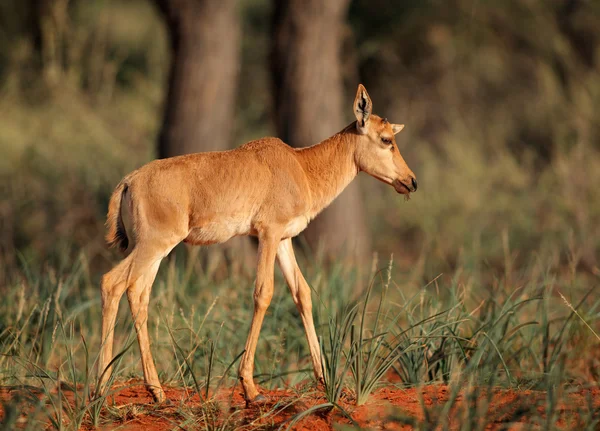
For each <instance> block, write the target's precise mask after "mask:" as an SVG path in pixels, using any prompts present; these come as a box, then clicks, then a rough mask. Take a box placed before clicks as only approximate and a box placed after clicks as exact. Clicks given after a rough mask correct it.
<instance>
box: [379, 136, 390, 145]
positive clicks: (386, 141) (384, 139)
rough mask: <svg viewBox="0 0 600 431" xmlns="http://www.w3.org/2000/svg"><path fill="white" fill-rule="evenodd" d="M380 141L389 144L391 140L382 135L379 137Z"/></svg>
mask: <svg viewBox="0 0 600 431" xmlns="http://www.w3.org/2000/svg"><path fill="white" fill-rule="evenodd" d="M381 142H383V143H384V144H388V145H391V143H392V140H391V139H390V138H384V137H382V138H381Z"/></svg>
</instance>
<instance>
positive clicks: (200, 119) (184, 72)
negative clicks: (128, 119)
mask: <svg viewBox="0 0 600 431" xmlns="http://www.w3.org/2000/svg"><path fill="white" fill-rule="evenodd" d="M155 2H156V4H157V6H158V7H159V9H160V11H161V12H162V14H163V15H164V17H165V22H166V24H167V27H168V29H169V35H170V41H171V50H172V55H173V58H172V61H171V71H170V77H169V87H168V94H167V100H166V105H165V112H164V120H163V126H162V131H161V133H160V138H159V151H158V152H159V157H171V156H177V155H181V154H187V153H194V152H200V151H213V150H224V149H228V148H229V146H230V144H231V142H230V141H231V136H232V130H233V122H234V108H235V95H236V91H237V81H238V71H239V50H240V49H239V48H240V43H239V42H240V40H239V33H240V30H239V29H240V25H239V17H238V11H237V8H236V2H235V0H220V1H218V0H155Z"/></svg>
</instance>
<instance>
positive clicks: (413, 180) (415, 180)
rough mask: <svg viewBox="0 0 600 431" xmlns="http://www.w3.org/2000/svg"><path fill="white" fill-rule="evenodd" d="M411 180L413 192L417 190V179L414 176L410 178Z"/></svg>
mask: <svg viewBox="0 0 600 431" xmlns="http://www.w3.org/2000/svg"><path fill="white" fill-rule="evenodd" d="M411 182H412V186H413V192H416V191H417V185H418V184H417V179H416V178H411Z"/></svg>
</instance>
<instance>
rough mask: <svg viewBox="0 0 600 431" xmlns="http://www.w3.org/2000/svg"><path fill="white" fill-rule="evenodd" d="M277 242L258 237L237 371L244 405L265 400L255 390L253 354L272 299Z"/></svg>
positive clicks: (270, 238) (269, 238)
mask: <svg viewBox="0 0 600 431" xmlns="http://www.w3.org/2000/svg"><path fill="white" fill-rule="evenodd" d="M278 242H279V239H277V240H273V239H272V237H268V238H266V237H260V236H259V245H258V269H257V272H256V285H255V289H254V315H253V316H252V324H251V325H250V333H249V334H248V339H247V340H246V349H245V350H246V352H245V353H244V356H243V357H242V360H241V362H240V370H239V376H240V380H241V382H242V386H243V388H244V397H245V398H246V403H251V402H253V401H254V402H257V401H263V400H264V399H265V398H264V396H262V395H260V393H259V392H258V390H257V389H256V386H255V385H254V380H253V377H252V376H253V372H254V354H255V353H256V344H257V342H258V336H259V334H260V328H261V326H262V322H263V320H264V317H265V313H266V311H267V308H268V307H269V304H270V303H271V298H272V297H273V276H274V274H273V273H274V271H275V255H276V254H277V244H278Z"/></svg>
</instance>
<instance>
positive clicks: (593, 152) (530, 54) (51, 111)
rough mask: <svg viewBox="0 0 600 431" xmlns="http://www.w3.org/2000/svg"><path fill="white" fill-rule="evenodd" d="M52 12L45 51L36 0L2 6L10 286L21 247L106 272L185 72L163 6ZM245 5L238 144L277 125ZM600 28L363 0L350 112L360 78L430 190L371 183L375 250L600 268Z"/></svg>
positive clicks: (416, 261) (0, 177) (597, 13)
mask: <svg viewBox="0 0 600 431" xmlns="http://www.w3.org/2000/svg"><path fill="white" fill-rule="evenodd" d="M56 4H58V5H59V6H60V5H63V14H62V15H61V14H60V13H58V12H57V13H56V14H55V15H53V19H51V20H50V21H49V22H48V23H47V25H46V26H45V27H44V28H43V29H42V30H43V31H42V33H43V37H45V38H46V39H45V40H46V42H48V41H50V42H48V43H47V44H46V48H45V49H44V50H42V51H43V52H41V53H40V52H38V51H37V50H36V40H35V38H34V37H33V36H32V31H31V22H32V10H31V3H29V2H21V1H17V0H7V1H5V2H2V3H1V4H0V147H1V148H2V155H3V157H2V159H1V160H0V262H1V264H0V282H2V281H7V280H8V279H9V278H10V277H12V276H11V275H10V273H12V272H11V268H15V267H16V266H19V259H21V260H25V261H27V262H30V263H34V262H43V261H47V262H53V261H56V260H57V259H58V257H57V256H62V255H63V254H64V252H65V250H67V251H68V250H71V251H70V252H69V253H75V252H79V251H80V250H83V251H84V252H85V253H86V254H87V255H88V257H89V259H90V261H91V262H92V267H98V268H102V269H105V268H106V267H107V266H108V265H109V261H110V260H112V259H113V258H112V257H111V256H112V255H111V254H109V252H108V251H107V250H106V249H105V247H104V244H103V240H102V235H103V232H104V229H103V223H104V213H105V210H106V204H107V200H108V197H109V195H110V193H111V191H112V188H113V187H114V185H116V184H117V182H118V181H119V179H120V178H121V177H122V175H124V174H125V173H126V172H128V171H130V170H132V169H134V168H136V167H137V166H140V165H141V164H143V163H144V162H146V161H148V160H150V159H152V158H153V157H154V152H155V144H156V137H157V133H158V128H159V126H160V119H161V112H162V102H163V97H164V93H165V84H166V75H167V72H168V65H169V51H168V43H167V35H166V29H165V27H164V25H163V23H162V22H161V19H160V16H159V14H158V13H157V11H156V10H155V9H154V8H153V6H152V4H151V3H150V2H149V1H144V0H128V1H114V0H113V1H111V0H94V1H81V0H79V1H76V0H71V1H67V0H57V1H56ZM59 12H60V11H59ZM240 14H241V17H242V20H241V24H242V28H243V38H242V54H241V55H242V65H241V67H242V71H241V74H240V83H239V92H238V93H239V94H238V103H237V116H236V118H235V123H234V127H235V141H234V143H233V145H236V146H237V145H240V144H242V143H243V142H245V141H247V140H249V139H252V138H256V137H260V136H264V135H269V134H273V133H274V127H273V122H272V109H273V106H272V97H271V94H272V91H271V85H272V84H271V80H270V76H269V50H270V41H271V38H270V22H271V3H270V2H269V1H267V0H244V1H242V2H241V3H240ZM599 24H600V4H599V3H598V2H593V1H576V0H564V1H563V0H561V1H555V2H545V1H542V0H506V1H502V2H491V1H484V0H479V1H472V0H449V1H441V0H423V1H419V2H415V1H392V0H369V1H367V0H355V1H353V2H351V5H350V9H349V14H348V24H347V30H346V41H345V43H344V46H343V53H342V57H343V62H344V70H345V76H344V79H345V83H346V86H347V94H348V96H347V97H346V98H345V100H346V101H347V105H348V106H347V109H346V112H347V116H348V121H350V120H351V117H352V112H351V109H350V107H351V102H352V100H351V99H352V98H351V94H352V93H353V91H354V89H355V88H356V85H357V83H358V82H364V83H365V84H366V86H367V88H368V90H369V92H370V93H371V96H372V98H373V100H374V105H375V108H374V110H375V112H376V113H379V114H380V115H382V116H386V117H388V118H390V119H393V121H395V122H399V123H400V122H401V123H405V124H406V126H407V127H406V129H405V131H403V132H402V133H401V134H400V135H399V136H398V143H399V146H400V149H401V151H402V153H403V155H404V157H405V159H406V160H407V162H408V164H409V166H410V167H411V168H412V169H413V170H414V171H415V173H416V174H417V176H418V178H419V184H420V185H421V187H420V188H419V192H418V193H416V194H415V195H414V196H413V198H412V199H411V200H410V202H408V203H405V202H404V201H403V200H402V199H399V198H398V197H397V196H396V195H395V194H394V192H393V191H392V190H387V189H386V188H384V187H383V186H381V184H379V183H377V182H375V181H372V180H370V179H368V178H363V179H361V182H362V186H363V188H364V190H365V205H366V206H368V207H369V209H368V211H367V213H368V214H369V217H370V220H371V230H372V232H373V240H374V244H375V249H376V250H377V251H379V252H380V253H384V254H385V253H389V252H392V251H393V252H395V253H396V256H397V257H399V258H400V259H401V262H402V264H401V267H402V266H403V265H413V266H415V265H416V266H417V267H419V268H421V272H420V277H422V279H425V280H428V279H430V278H431V277H432V276H435V275H437V274H438V273H440V272H443V271H446V270H448V269H454V268H456V267H458V266H462V265H466V266H467V267H468V268H469V269H472V270H474V271H475V272H476V273H477V274H478V276H482V277H483V275H482V273H483V272H486V271H487V274H488V276H493V274H495V273H496V272H497V271H496V270H500V269H499V268H503V267H504V265H505V263H506V259H510V260H511V262H512V264H513V266H515V267H517V268H520V267H522V268H525V267H526V266H527V264H529V263H531V261H533V260H536V259H543V260H544V261H545V262H547V263H548V265H549V267H551V268H552V269H557V270H558V269H560V268H562V267H565V266H568V265H575V267H576V268H577V269H578V270H582V271H583V272H584V273H587V274H593V273H594V272H597V271H598V268H597V265H598V255H599V252H600V241H599V240H600V227H599V226H600V191H599V188H598V187H597V184H599V183H600V173H599V169H598V166H600V165H599V162H600V155H599V150H600V121H599V120H598V117H597V115H596V112H597V111H598V108H599V107H600V44H599V42H600V25H599ZM48 46H49V47H50V48H48ZM324 115H325V114H324ZM342 126H343V125H340V128H341V127H342ZM331 132H332V134H333V133H334V132H336V130H332V131H331ZM507 256H508V257H507ZM489 270H491V272H490V271H489Z"/></svg>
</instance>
